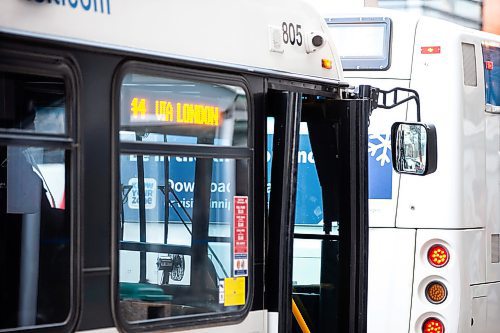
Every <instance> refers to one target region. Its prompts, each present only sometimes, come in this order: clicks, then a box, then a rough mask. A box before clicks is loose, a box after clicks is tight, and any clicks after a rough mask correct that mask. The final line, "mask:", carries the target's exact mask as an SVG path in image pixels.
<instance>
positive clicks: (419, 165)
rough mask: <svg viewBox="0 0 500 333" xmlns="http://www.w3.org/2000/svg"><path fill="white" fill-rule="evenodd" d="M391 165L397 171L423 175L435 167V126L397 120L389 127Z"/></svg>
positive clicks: (432, 170)
mask: <svg viewBox="0 0 500 333" xmlns="http://www.w3.org/2000/svg"><path fill="white" fill-rule="evenodd" d="M391 148H392V166H393V167H394V170H395V171H396V172H397V173H406V174H412V175H419V176H424V175H428V174H431V173H433V172H434V171H436V168H437V136H436V128H435V127H434V125H431V124H424V123H407V122H397V123H394V124H393V125H392V127H391Z"/></svg>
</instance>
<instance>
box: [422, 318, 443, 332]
mask: <svg viewBox="0 0 500 333" xmlns="http://www.w3.org/2000/svg"><path fill="white" fill-rule="evenodd" d="M422 333H444V325H443V322H442V321H441V320H439V319H437V318H428V319H426V320H425V321H424V324H423V325H422Z"/></svg>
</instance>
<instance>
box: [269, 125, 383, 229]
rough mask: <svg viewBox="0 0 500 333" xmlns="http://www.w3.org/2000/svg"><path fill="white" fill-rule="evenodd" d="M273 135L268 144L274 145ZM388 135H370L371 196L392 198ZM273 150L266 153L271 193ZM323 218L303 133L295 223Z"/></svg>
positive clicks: (304, 222) (307, 144)
mask: <svg viewBox="0 0 500 333" xmlns="http://www.w3.org/2000/svg"><path fill="white" fill-rule="evenodd" d="M272 139H273V136H272V135H268V136H267V142H268V144H267V146H268V147H272ZM390 149H391V141H390V135H389V134H370V135H369V142H368V173H369V175H368V196H369V199H392V155H391V151H390ZM271 163H272V151H268V152H267V174H268V185H267V192H268V195H269V193H270V186H271V185H270V176H271ZM322 221H323V201H322V197H321V187H320V184H319V179H318V173H317V172H316V165H315V163H314V155H313V153H312V150H311V142H310V141H309V135H307V134H301V135H300V140H299V152H298V171H297V197H296V209H295V224H318V223H320V222H322Z"/></svg>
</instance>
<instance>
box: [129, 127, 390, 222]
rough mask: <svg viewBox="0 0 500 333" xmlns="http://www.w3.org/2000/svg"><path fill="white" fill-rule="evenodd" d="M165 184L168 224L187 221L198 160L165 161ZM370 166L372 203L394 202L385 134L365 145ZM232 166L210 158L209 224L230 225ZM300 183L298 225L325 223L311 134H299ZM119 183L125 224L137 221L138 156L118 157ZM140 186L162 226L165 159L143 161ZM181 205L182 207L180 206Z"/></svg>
mask: <svg viewBox="0 0 500 333" xmlns="http://www.w3.org/2000/svg"><path fill="white" fill-rule="evenodd" d="M272 139H273V135H272V134H270V135H268V136H267V140H268V147H272ZM167 161H168V185H169V187H170V188H171V189H172V191H173V192H175V194H176V196H177V198H178V200H177V198H175V197H174V195H173V194H170V195H169V198H170V202H171V204H170V206H169V221H171V222H181V220H184V221H185V222H188V221H189V217H188V216H187V215H186V212H185V211H184V210H183V209H182V207H184V208H185V210H186V211H187V213H188V214H189V215H190V216H192V207H193V196H194V187H195V182H194V177H195V163H196V159H195V158H193V157H174V156H172V157H167ZM271 163H272V150H271V149H270V150H268V152H267V174H268V181H267V182H268V184H267V193H268V195H269V193H270V186H271V185H270V176H271ZM368 167H369V184H368V192H369V198H370V199H391V198H392V164H391V153H390V135H389V134H370V136H369V142H368ZM235 170H236V167H235V161H234V160H232V159H214V160H213V168H212V182H211V184H210V191H211V198H210V222H211V223H230V222H231V221H232V211H233V207H232V201H233V197H234V196H235V179H236V175H235ZM297 177H298V182H297V197H296V200H297V202H296V224H318V223H321V222H322V220H323V202H322V197H321V187H320V184H319V179H318V174H317V172H316V165H315V161H314V155H313V153H312V150H311V143H310V141H309V135H307V134H301V135H300V141H299V152H298V174H297ZM121 182H122V184H123V185H129V186H131V188H130V191H129V192H128V194H127V193H125V194H126V197H124V198H123V199H124V204H123V209H124V216H125V221H130V222H133V221H136V222H137V221H139V195H138V185H137V183H138V181H137V157H136V156H135V155H122V156H121ZM144 185H145V192H146V193H145V205H146V220H147V221H163V220H164V218H165V196H164V194H163V192H162V191H161V186H164V185H165V158H164V157H163V156H144ZM181 206H182V207H181Z"/></svg>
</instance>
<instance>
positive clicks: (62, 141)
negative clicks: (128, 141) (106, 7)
mask: <svg viewBox="0 0 500 333" xmlns="http://www.w3.org/2000/svg"><path fill="white" fill-rule="evenodd" d="M0 37H2V40H0V71H1V72H5V73H11V74H19V75H34V76H43V77H51V78H57V79H61V80H63V81H64V83H65V98H66V103H65V104H66V109H65V122H66V123H65V126H66V130H65V133H61V134H59V133H58V134H51V133H36V132H34V131H24V130H20V129H8V128H0V145H5V146H13V145H15V146H25V147H40V148H48V149H60V150H62V151H64V154H65V163H69V166H66V168H67V170H69V172H68V173H67V174H66V175H65V182H66V184H69V190H70V193H66V196H65V200H66V209H68V207H69V223H70V230H71V231H70V242H71V244H70V286H69V288H70V302H69V309H68V315H67V317H66V319H65V320H64V321H63V322H59V323H51V324H43V325H35V326H26V327H16V328H6V329H0V332H12V331H16V332H24V331H31V332H33V331H34V332H69V331H73V330H74V329H75V327H76V325H77V323H78V317H79V313H80V309H81V304H80V301H81V276H82V274H81V262H82V261H81V257H82V255H81V241H80V237H81V232H80V229H81V220H82V217H81V211H80V208H79V205H78V203H80V202H81V195H80V193H81V192H80V191H79V188H80V170H81V166H80V163H81V158H80V150H79V145H78V142H79V131H78V124H79V122H78V121H77V118H78V110H79V104H78V100H79V94H80V89H79V87H80V86H81V85H80V81H81V77H80V75H79V70H78V67H77V65H76V63H75V62H74V61H73V59H72V58H71V57H70V56H69V55H68V54H66V53H64V54H61V52H54V51H52V50H51V49H49V48H44V47H34V46H26V44H20V43H16V42H11V41H9V40H8V36H4V35H0ZM4 37H6V38H5V39H4Z"/></svg>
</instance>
